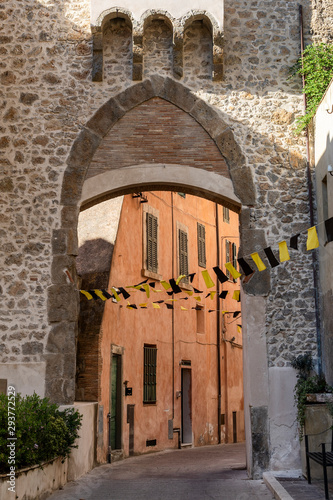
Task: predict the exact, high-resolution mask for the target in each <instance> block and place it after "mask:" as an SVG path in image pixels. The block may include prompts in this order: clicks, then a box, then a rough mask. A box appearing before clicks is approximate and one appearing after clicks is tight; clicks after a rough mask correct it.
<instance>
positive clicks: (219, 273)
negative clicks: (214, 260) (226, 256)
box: [213, 266, 229, 283]
mask: <svg viewBox="0 0 333 500" xmlns="http://www.w3.org/2000/svg"><path fill="white" fill-rule="evenodd" d="M213 269H214V272H215V274H216V276H217V279H218V280H219V282H220V283H225V282H226V281H228V280H229V279H228V276H226V275H225V274H224V272H223V271H221V269H220V268H219V267H218V266H215V267H213Z"/></svg>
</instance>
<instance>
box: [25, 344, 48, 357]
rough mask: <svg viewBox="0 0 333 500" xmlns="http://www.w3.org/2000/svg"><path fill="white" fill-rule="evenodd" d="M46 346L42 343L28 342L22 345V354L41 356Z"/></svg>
mask: <svg viewBox="0 0 333 500" xmlns="http://www.w3.org/2000/svg"><path fill="white" fill-rule="evenodd" d="M43 349H44V346H43V344H42V343H41V342H36V341H34V342H26V343H25V344H22V354H25V355H29V354H41V353H42V352H43Z"/></svg>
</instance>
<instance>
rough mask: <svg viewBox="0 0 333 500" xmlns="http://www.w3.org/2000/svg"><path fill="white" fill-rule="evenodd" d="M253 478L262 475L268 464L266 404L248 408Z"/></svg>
mask: <svg viewBox="0 0 333 500" xmlns="http://www.w3.org/2000/svg"><path fill="white" fill-rule="evenodd" d="M250 418H251V435H252V451H253V455H252V460H253V479H258V478H260V477H262V473H263V471H265V470H268V466H269V434H268V408H267V406H259V407H254V406H252V407H251V409H250Z"/></svg>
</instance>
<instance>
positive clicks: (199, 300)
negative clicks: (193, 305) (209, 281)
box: [193, 297, 201, 302]
mask: <svg viewBox="0 0 333 500" xmlns="http://www.w3.org/2000/svg"><path fill="white" fill-rule="evenodd" d="M193 298H194V299H195V300H197V301H198V302H201V297H193Z"/></svg>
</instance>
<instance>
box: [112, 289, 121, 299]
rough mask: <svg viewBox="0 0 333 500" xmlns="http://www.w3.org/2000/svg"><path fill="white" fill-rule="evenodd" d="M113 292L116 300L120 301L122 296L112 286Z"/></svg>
mask: <svg viewBox="0 0 333 500" xmlns="http://www.w3.org/2000/svg"><path fill="white" fill-rule="evenodd" d="M111 292H112V293H113V295H114V298H115V299H116V301H117V302H120V297H119V295H118V294H117V292H116V290H115V289H114V288H113V287H112V288H111Z"/></svg>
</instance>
